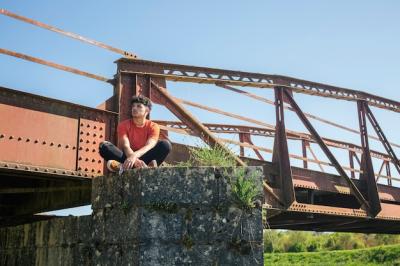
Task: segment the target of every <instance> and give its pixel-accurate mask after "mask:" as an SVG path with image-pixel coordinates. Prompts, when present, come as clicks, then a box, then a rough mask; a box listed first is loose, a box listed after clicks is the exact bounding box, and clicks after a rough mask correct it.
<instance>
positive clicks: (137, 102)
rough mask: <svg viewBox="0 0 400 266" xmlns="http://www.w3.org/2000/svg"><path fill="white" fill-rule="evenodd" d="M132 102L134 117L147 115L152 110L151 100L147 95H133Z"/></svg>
mask: <svg viewBox="0 0 400 266" xmlns="http://www.w3.org/2000/svg"><path fill="white" fill-rule="evenodd" d="M131 104H132V117H134V118H139V117H146V116H147V115H148V114H149V113H150V111H151V101H150V99H149V98H147V97H145V96H133V97H132V100H131Z"/></svg>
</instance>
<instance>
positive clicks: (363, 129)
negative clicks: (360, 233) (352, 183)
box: [357, 101, 382, 216]
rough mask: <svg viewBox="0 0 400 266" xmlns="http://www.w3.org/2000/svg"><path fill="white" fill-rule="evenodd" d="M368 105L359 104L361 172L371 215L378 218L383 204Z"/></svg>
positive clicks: (362, 102) (359, 102)
mask: <svg viewBox="0 0 400 266" xmlns="http://www.w3.org/2000/svg"><path fill="white" fill-rule="evenodd" d="M366 105H367V103H366V102H365V101H358V102H357V109H358V120H359V124H360V136H361V146H362V150H363V153H362V156H361V171H362V173H360V180H363V181H364V182H365V187H366V189H367V193H364V195H365V194H366V195H365V196H366V198H367V199H368V201H369V204H370V207H371V208H370V213H371V214H372V215H373V216H376V215H377V214H378V213H379V212H380V211H381V210H382V208H381V203H380V200H379V194H378V187H377V185H376V180H375V174H374V168H373V165H372V159H371V153H370V150H369V142H368V131H367V121H366V112H367V109H366V108H367V107H366Z"/></svg>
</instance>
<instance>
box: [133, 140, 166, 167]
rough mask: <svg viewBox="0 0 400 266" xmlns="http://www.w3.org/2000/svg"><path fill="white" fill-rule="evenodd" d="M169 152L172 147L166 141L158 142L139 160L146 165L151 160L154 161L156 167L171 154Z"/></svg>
mask: <svg viewBox="0 0 400 266" xmlns="http://www.w3.org/2000/svg"><path fill="white" fill-rule="evenodd" d="M171 150H172V146H171V143H170V142H169V141H168V140H159V141H158V142H157V144H156V146H154V148H152V149H151V150H149V151H148V152H146V153H145V154H143V155H142V157H140V160H142V161H143V162H145V163H146V164H149V163H150V162H151V161H152V160H156V161H157V165H160V164H161V163H162V162H163V161H164V160H165V158H166V157H167V156H168V154H169V153H170V152H171Z"/></svg>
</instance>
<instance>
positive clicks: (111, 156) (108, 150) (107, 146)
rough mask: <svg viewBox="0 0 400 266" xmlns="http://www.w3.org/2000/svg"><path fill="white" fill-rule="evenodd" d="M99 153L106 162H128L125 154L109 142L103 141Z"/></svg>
mask: <svg viewBox="0 0 400 266" xmlns="http://www.w3.org/2000/svg"><path fill="white" fill-rule="evenodd" d="M99 153H100V156H101V157H103V158H104V160H106V161H109V160H116V161H118V162H120V163H123V162H125V160H126V156H125V154H124V153H123V152H122V151H121V150H120V149H118V148H117V146H115V145H114V144H112V143H111V142H109V141H103V142H102V143H100V145H99Z"/></svg>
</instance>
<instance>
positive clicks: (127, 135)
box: [99, 96, 172, 173]
mask: <svg viewBox="0 0 400 266" xmlns="http://www.w3.org/2000/svg"><path fill="white" fill-rule="evenodd" d="M131 104H132V118H131V119H128V120H125V121H122V122H121V123H119V124H118V128H117V133H118V140H119V141H118V146H119V147H120V148H121V149H122V151H121V150H120V149H119V148H117V147H116V146H115V145H114V144H112V143H111V142H108V141H103V142H102V143H100V146H99V152H100V155H101V157H103V158H104V159H105V160H106V161H107V168H108V170H110V171H111V172H118V171H119V172H120V173H121V172H123V171H125V170H128V169H132V168H143V167H157V166H158V165H160V164H161V163H162V162H163V161H164V160H165V158H166V157H167V155H168V154H169V153H170V151H171V149H172V148H171V143H170V142H169V141H167V140H159V139H158V138H159V135H160V128H159V126H158V125H157V124H156V123H154V122H152V121H150V120H147V119H146V117H147V115H148V114H149V113H150V111H151V101H150V99H149V98H147V97H144V96H133V97H132V100H131Z"/></svg>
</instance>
